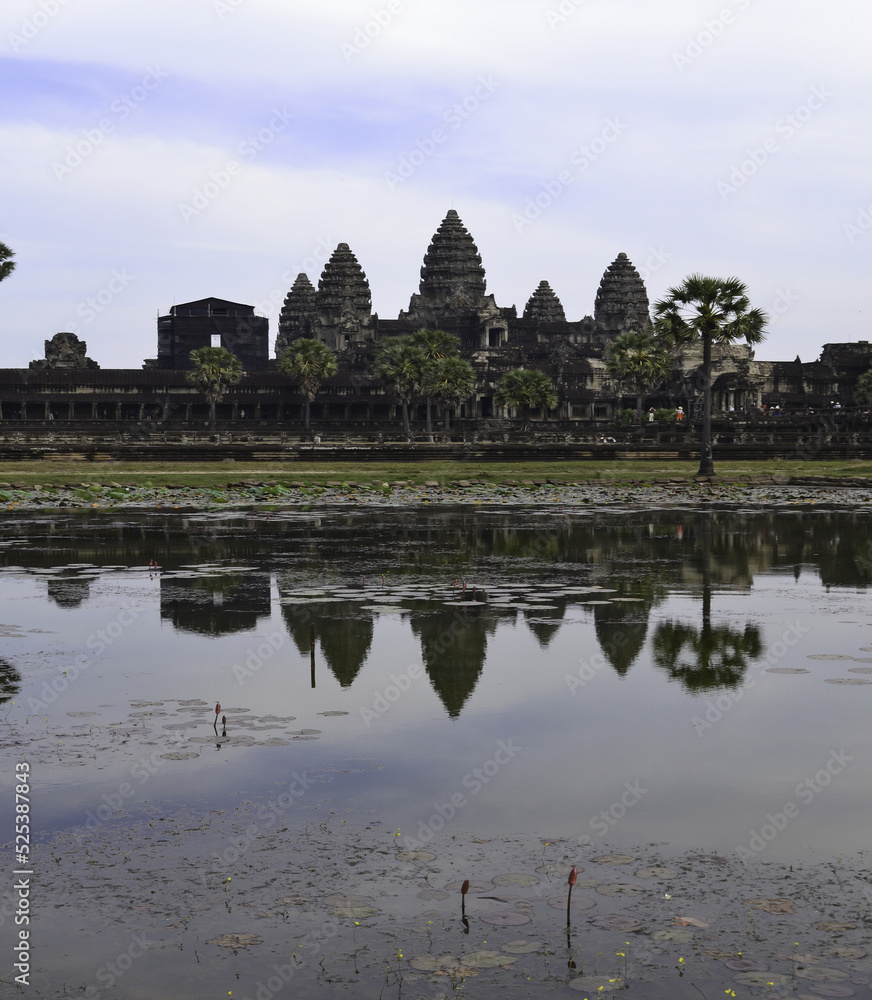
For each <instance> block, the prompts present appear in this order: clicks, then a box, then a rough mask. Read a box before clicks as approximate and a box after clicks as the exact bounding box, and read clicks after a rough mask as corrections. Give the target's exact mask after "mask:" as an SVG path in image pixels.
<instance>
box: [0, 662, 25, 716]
mask: <svg viewBox="0 0 872 1000" xmlns="http://www.w3.org/2000/svg"><path fill="white" fill-rule="evenodd" d="M20 690H21V674H20V673H19V672H18V670H17V669H16V668H15V667H14V666H13V665H12V664H11V663H10V662H9V661H8V660H0V705H2V704H4V703H5V702H7V701H9V699H10V698H14V697H15V696H16V695H17V694H18V692H19V691H20Z"/></svg>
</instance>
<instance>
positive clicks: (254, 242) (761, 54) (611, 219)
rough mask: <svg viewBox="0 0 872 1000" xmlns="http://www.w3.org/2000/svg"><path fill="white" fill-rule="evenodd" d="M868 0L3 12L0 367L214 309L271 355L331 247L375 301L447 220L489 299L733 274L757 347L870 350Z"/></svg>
mask: <svg viewBox="0 0 872 1000" xmlns="http://www.w3.org/2000/svg"><path fill="white" fill-rule="evenodd" d="M870 28H872V7H870V5H869V4H868V0H839V3H837V4H831V5H824V4H822V3H820V2H819V0H815V2H811V0H712V2H701V0H661V2H658V3H655V2H653V0H438V2H436V0H320V2H318V3H311V2H309V3H302V2H298V0H184V2H180V0H149V2H148V3H137V2H134V0H111V2H110V0H3V3H2V6H0V94H2V95H3V96H2V99H0V241H2V242H5V243H6V244H8V245H9V246H10V247H11V248H12V249H13V250H14V251H15V253H16V261H17V267H16V269H15V271H14V272H13V273H12V274H11V275H10V277H8V278H7V279H6V280H5V281H3V283H2V284H0V338H2V339H0V367H8V368H17V367H26V366H27V365H28V363H29V362H30V361H31V360H33V359H35V358H41V357H43V356H44V341H45V340H46V339H48V338H50V337H51V336H53V335H54V334H55V333H56V332H58V331H61V330H72V331H74V332H75V333H77V335H78V336H79V337H81V338H82V339H83V340H85V341H86V342H87V345H88V354H89V356H90V357H92V358H93V359H94V360H95V361H97V362H98V363H99V365H100V366H101V367H103V368H139V367H141V365H142V362H143V360H144V359H146V358H152V357H155V355H156V352H157V334H156V317H157V316H158V315H163V314H165V313H166V312H167V311H168V310H169V308H170V307H171V306H172V305H173V304H174V303H177V302H187V301H191V300H194V299H198V298H202V297H205V296H208V295H215V296H218V297H221V298H226V299H231V300H233V301H237V302H244V303H248V304H251V305H254V306H255V307H256V309H257V311H258V312H259V313H260V314H262V315H267V316H268V317H269V319H270V335H271V338H272V339H274V337H275V334H276V331H277V324H278V315H279V311H280V309H281V303H282V300H283V299H284V296H285V295H286V294H287V292H288V290H289V288H290V286H291V284H292V282H293V279H294V277H295V276H296V275H297V273H298V272H300V271H305V272H306V273H308V275H309V277H310V279H311V280H312V282H313V284H317V281H318V277H319V275H320V272H321V270H322V269H323V266H324V263H325V262H326V260H327V259H328V258H329V255H330V253H332V251H333V250H334V249H335V247H336V245H337V244H338V243H340V242H345V243H348V244H349V246H350V247H351V249H352V250H353V251H354V253H355V254H356V256H357V259H358V260H359V262H360V264H361V266H362V267H363V269H364V271H365V272H366V274H367V277H368V279H369V283H370V287H371V289H372V298H373V310H374V311H375V312H377V313H378V314H379V316H381V317H382V318H388V319H393V318H396V316H397V314H398V312H399V311H400V310H401V309H405V308H407V306H408V303H409V299H410V297H411V295H412V294H413V293H414V292H416V291H417V287H418V281H419V278H420V267H421V263H422V260H423V256H424V253H425V252H426V250H427V246H428V244H429V242H430V239H431V237H432V235H433V233H434V232H435V231H436V229H437V227H438V226H439V223H440V222H441V220H442V219H443V218H444V216H445V214H446V212H447V211H448V210H449V209H450V208H454V209H456V210H457V212H458V213H459V215H460V217H461V219H462V220H463V222H464V224H465V225H466V227H467V229H469V231H470V232H471V234H472V236H473V237H474V239H475V241H476V243H477V245H478V248H479V252H480V253H481V255H482V259H483V263H484V266H485V269H486V272H487V281H488V291H489V292H491V293H493V294H494V295H495V297H496V301H497V304H498V305H500V306H511V305H515V306H517V308H518V310H519V311H522V310H523V308H524V305H525V303H526V301H527V299H528V298H529V297H530V295H531V294H532V293H533V291H534V289H535V288H536V286H537V285H538V283H539V282H540V281H541V280H542V279H546V280H548V281H549V282H550V284H551V286H552V287H553V288H554V290H555V292H556V293H557V295H558V296H559V297H560V299H561V301H562V303H563V306H564V309H565V311H566V315H567V318H568V319H570V320H579V319H581V318H582V317H583V316H585V315H590V314H592V313H593V308H594V300H595V297H596V291H597V287H598V285H599V282H600V279H601V277H602V274H603V272H604V270H605V269H606V268H607V267H608V265H609V264H610V262H611V261H613V260H614V258H615V257H616V256H617V255H618V254H619V253H621V252H624V253H626V254H627V255H628V256H629V258H630V260H632V261H633V263H634V264H635V265H636V267H637V268H638V270H639V271H640V273H641V274H642V276H643V278H644V279H645V282H646V286H647V288H648V294H649V298H650V299H651V301H652V303H653V302H654V301H656V300H657V299H658V298H660V297H662V296H663V295H665V294H666V292H667V291H668V289H669V288H670V287H673V286H675V285H677V284H679V283H680V282H681V281H682V280H683V279H684V277H686V276H687V275H689V274H692V273H703V274H708V275H713V276H716V277H732V276H735V277H738V278H740V279H741V280H742V281H744V282H745V283H746V285H747V287H748V294H749V297H750V300H751V304H752V305H753V306H759V307H760V308H762V309H764V310H765V311H766V312H768V313H769V315H770V324H769V329H768V333H767V337H766V340H765V342H764V343H763V344H761V345H760V346H759V347H758V348H757V349H756V356H757V358H758V359H760V360H785V359H787V360H792V359H793V358H794V357H796V356H797V355H798V356H800V357H801V358H802V360H803V361H812V360H815V359H816V358H817V357H818V355H819V354H820V350H821V347H822V345H823V344H825V343H834V342H848V341H854V342H856V341H858V340H866V339H872V337H870V335H869V334H870V331H869V321H870V318H872V301H870V282H869V280H868V277H869V275H868V271H869V261H870V251H872V169H870V167H872V128H870V127H869V122H870V114H869V112H870V104H872V60H870V59H869V56H868V39H869V35H870Z"/></svg>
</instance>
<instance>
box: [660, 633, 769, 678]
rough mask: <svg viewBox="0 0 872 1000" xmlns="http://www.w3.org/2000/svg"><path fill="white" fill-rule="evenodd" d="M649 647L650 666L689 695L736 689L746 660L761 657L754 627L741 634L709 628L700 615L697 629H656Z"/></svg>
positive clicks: (746, 664)
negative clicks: (662, 672)
mask: <svg viewBox="0 0 872 1000" xmlns="http://www.w3.org/2000/svg"><path fill="white" fill-rule="evenodd" d="M653 647H654V662H655V663H656V664H657V666H658V667H660V668H661V669H662V670H665V671H667V673H668V674H669V676H670V677H672V678H673V679H674V680H678V681H681V683H682V684H683V685H684V687H686V688H687V689H688V690H689V691H711V690H712V689H713V688H724V687H727V688H734V687H737V686H738V685H739V684H740V683H741V682H742V680H743V678H744V676H745V671H746V670H747V669H748V663H749V660H751V659H755V658H756V657H758V656H759V655H760V654H761V653H762V651H763V642H762V639H761V638H760V630H759V629H758V628H757V627H756V626H755V625H751V624H748V625H746V626H745V629H744V631H743V632H740V631H739V630H738V629H732V628H728V627H726V626H719V627H717V628H713V627H712V624H711V621H710V620H709V619H708V618H707V617H706V616H705V615H704V616H703V626H702V628H701V629H695V628H694V627H693V626H692V625H684V624H682V623H681V622H663V623H662V624H660V625H658V626H657V630H656V631H655V633H654V640H653Z"/></svg>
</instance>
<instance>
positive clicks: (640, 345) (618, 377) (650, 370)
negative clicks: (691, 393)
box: [605, 330, 672, 423]
mask: <svg viewBox="0 0 872 1000" xmlns="http://www.w3.org/2000/svg"><path fill="white" fill-rule="evenodd" d="M605 363H606V372H607V373H608V374H609V376H610V377H611V378H613V379H614V380H615V381H616V382H617V383H618V385H619V386H620V387H621V388H622V389H623V388H624V387H626V388H627V389H628V390H629V391H630V392H632V394H633V395H634V396H635V397H636V419H637V420H638V421H639V423H641V422H642V398H643V396H644V394H645V393H646V392H647V391H648V390H650V389H653V388H654V387H655V386H657V385H659V384H660V383H661V382H662V381H663V380H664V379H665V378H666V377H667V376H668V375H669V372H670V371H671V369H672V356H671V355H670V353H669V352H668V351H667V350H666V348H665V347H664V345H663V344H662V343H661V342H660V341H659V340H658V339H657V338H656V337H655V336H653V335H652V334H650V333H646V332H642V333H637V332H636V331H635V330H628V331H627V332H626V333H622V334H621V335H620V336H619V337H618V338H617V339H616V340H614V341H613V342H612V343H611V344H609V346H608V347H607V348H606V357H605Z"/></svg>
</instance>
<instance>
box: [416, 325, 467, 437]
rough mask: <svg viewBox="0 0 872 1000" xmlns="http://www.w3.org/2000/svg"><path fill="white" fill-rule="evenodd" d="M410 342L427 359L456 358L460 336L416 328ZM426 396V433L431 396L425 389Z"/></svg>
mask: <svg viewBox="0 0 872 1000" xmlns="http://www.w3.org/2000/svg"><path fill="white" fill-rule="evenodd" d="M409 341H410V343H412V344H413V345H414V346H415V347H418V348H420V349H421V351H422V353H423V354H424V357H425V358H426V360H427V361H442V360H444V359H445V358H456V357H457V356H458V351H459V348H460V338H459V337H456V336H455V335H454V334H453V333H448V331H447V330H417V331H416V332H415V333H413V334H412V336H411V337H410V338H409ZM424 395H425V396H426V398H427V433H428V434H429V433H431V431H432V429H433V428H432V426H431V419H430V410H431V402H432V400H433V398H435V397H433V396H432V394H431V393H429V392H428V391H427V390H426V389H424Z"/></svg>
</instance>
